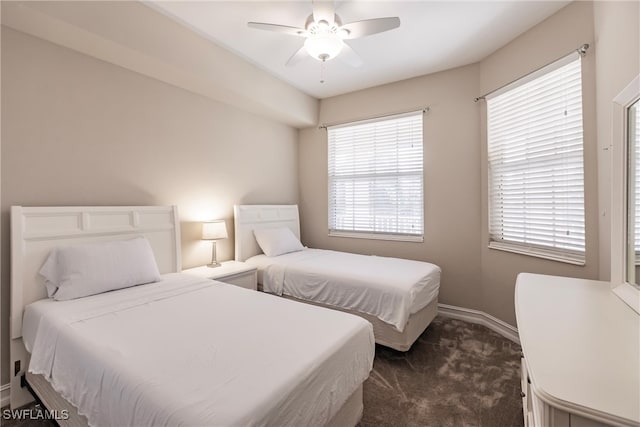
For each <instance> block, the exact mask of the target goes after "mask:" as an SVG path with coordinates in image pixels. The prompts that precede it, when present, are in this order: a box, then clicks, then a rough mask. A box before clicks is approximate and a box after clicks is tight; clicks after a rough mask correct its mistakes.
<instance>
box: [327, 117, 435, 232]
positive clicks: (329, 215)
mask: <svg viewBox="0 0 640 427" xmlns="http://www.w3.org/2000/svg"><path fill="white" fill-rule="evenodd" d="M426 111H427V110H426V109H423V110H414V111H409V112H405V113H399V114H390V115H385V116H379V117H373V118H368V119H364V120H357V121H351V122H346V123H341V124H338V125H329V126H326V130H327V226H328V227H327V228H328V235H329V236H331V237H346V238H356V239H370V240H388V241H400V242H424V231H425V216H424V212H425V208H424V116H425V114H424V113H425V112H426ZM413 116H416V117H418V116H419V117H420V132H421V135H420V144H421V147H422V149H421V151H422V152H421V156H420V173H419V175H420V196H421V203H420V211H421V215H420V216H421V218H420V225H421V229H420V233H419V234H418V233H416V234H407V233H395V232H380V231H371V230H362V231H358V230H340V229H335V228H332V211H333V208H334V203H333V202H332V197H333V194H334V193H333V192H332V179H333V178H334V177H333V176H332V174H331V136H330V132H331V131H332V130H336V129H340V128H348V127H355V126H360V125H365V124H368V123H378V122H384V121H390V120H395V119H401V118H405V117H413ZM412 175H415V174H412ZM397 176H401V173H398V174H397ZM394 208H395V209H396V210H397V209H398V205H397V204H395V205H394Z"/></svg>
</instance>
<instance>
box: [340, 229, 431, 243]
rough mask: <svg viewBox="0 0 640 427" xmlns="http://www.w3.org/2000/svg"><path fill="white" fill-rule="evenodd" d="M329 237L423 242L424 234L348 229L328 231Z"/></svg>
mask: <svg viewBox="0 0 640 427" xmlns="http://www.w3.org/2000/svg"><path fill="white" fill-rule="evenodd" d="M329 236H330V237H348V238H353V239H368V240H391V241H396V242H416V243H421V242H424V236H408V235H400V234H381V233H354V232H348V231H329Z"/></svg>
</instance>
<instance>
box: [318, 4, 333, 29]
mask: <svg viewBox="0 0 640 427" xmlns="http://www.w3.org/2000/svg"><path fill="white" fill-rule="evenodd" d="M335 16H336V10H335V7H334V5H333V2H332V1H318V0H314V1H313V20H314V21H315V22H316V24H317V23H319V22H320V21H326V22H327V23H328V24H329V26H332V25H333V23H334V21H335Z"/></svg>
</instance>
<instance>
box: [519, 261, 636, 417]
mask: <svg viewBox="0 0 640 427" xmlns="http://www.w3.org/2000/svg"><path fill="white" fill-rule="evenodd" d="M515 304H516V317H517V321H518V332H519V334H520V342H521V344H522V351H523V358H522V396H523V399H522V401H523V409H524V417H525V427H526V426H529V427H532V426H535V427H539V426H540V427H543V426H554V427H559V426H566V427H569V426H571V427H595V426H608V425H613V426H636V427H637V426H640V317H639V316H638V314H637V313H636V312H635V311H633V310H632V309H631V308H630V307H629V306H627V305H626V304H625V303H624V302H622V301H621V300H620V299H619V298H618V297H617V296H616V295H614V293H613V292H612V291H611V287H610V284H609V283H608V282H598V281H591V280H583V279H573V278H566V277H556V276H544V275H539V274H528V273H521V274H520V275H519V276H518V279H517V282H516V296H515Z"/></svg>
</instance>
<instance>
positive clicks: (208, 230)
mask: <svg viewBox="0 0 640 427" xmlns="http://www.w3.org/2000/svg"><path fill="white" fill-rule="evenodd" d="M227 237H229V236H228V235H227V225H226V224H225V222H224V220H223V219H219V220H216V221H208V222H203V223H202V240H212V244H213V246H212V248H211V264H207V267H220V266H221V265H222V264H220V263H219V262H218V257H217V255H216V240H220V239H226V238H227Z"/></svg>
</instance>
